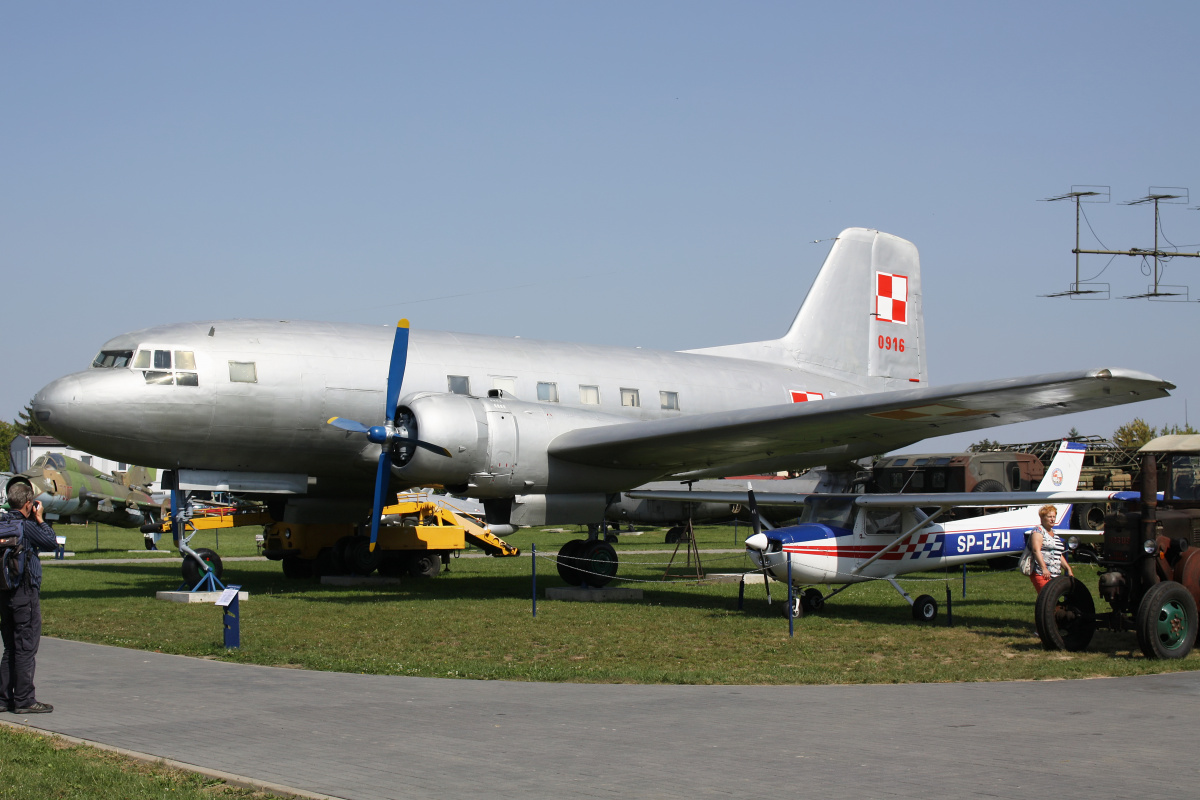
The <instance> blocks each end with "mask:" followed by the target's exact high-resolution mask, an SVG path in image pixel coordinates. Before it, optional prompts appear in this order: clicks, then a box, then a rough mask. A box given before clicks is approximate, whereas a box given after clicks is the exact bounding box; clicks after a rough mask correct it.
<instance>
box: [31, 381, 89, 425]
mask: <svg viewBox="0 0 1200 800" xmlns="http://www.w3.org/2000/svg"><path fill="white" fill-rule="evenodd" d="M82 400H83V385H82V384H81V383H80V381H79V379H78V378H76V377H75V376H73V375H67V376H66V377H63V378H59V379H57V380H54V381H51V382H50V383H48V384H46V385H45V386H43V387H42V389H41V390H40V391H39V392H38V393H37V394H35V395H34V396H33V402H32V403H30V408H31V409H32V410H33V417H34V419H36V420H37V421H38V422H40V423H42V425H43V426H44V427H45V428H46V430H48V431H50V432H51V433H52V434H54V435H55V436H57V437H58V438H60V439H61V438H62V435H61V431H62V430H63V427H64V426H68V427H69V426H70V419H69V417H70V407H71V406H72V405H75V404H78V403H79V402H81V401H82Z"/></svg>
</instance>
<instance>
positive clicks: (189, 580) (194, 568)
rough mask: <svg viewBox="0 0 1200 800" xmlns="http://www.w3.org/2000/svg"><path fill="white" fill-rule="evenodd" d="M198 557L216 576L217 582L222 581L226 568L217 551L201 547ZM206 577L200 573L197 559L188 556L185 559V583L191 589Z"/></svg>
mask: <svg viewBox="0 0 1200 800" xmlns="http://www.w3.org/2000/svg"><path fill="white" fill-rule="evenodd" d="M196 555H198V556H200V559H201V560H202V561H204V563H205V564H207V565H208V568H209V569H210V570H212V571H213V574H214V575H216V577H217V580H220V579H221V575H222V574H223V573H224V568H223V567H222V565H221V557H220V556H219V555H217V551H216V550H209V549H208V548H207V547H201V548H198V549H197V550H196ZM202 577H204V576H203V575H202V574H201V572H200V565H199V564H197V563H196V559H194V558H192V557H190V556H188V557H185V558H184V559H183V582H184V583H186V584H187V585H188V586H189V587H191V586H195V585H196V584H197V583H199V582H200V579H201V578H202Z"/></svg>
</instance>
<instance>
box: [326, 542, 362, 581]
mask: <svg viewBox="0 0 1200 800" xmlns="http://www.w3.org/2000/svg"><path fill="white" fill-rule="evenodd" d="M357 539H358V537H357V536H343V537H342V538H340V539H338V540H337V541H336V542H334V543H333V557H332V559H331V562H332V568H333V573H332V574H334V575H345V574H346V573H348V572H350V563H349V561H348V560H347V558H346V554H347V553H349V552H350V548H352V547H354V542H355V541H356V540H357Z"/></svg>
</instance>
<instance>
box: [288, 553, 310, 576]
mask: <svg viewBox="0 0 1200 800" xmlns="http://www.w3.org/2000/svg"><path fill="white" fill-rule="evenodd" d="M282 563H283V577H285V578H288V579H291V580H302V579H304V578H311V577H312V576H313V562H312V559H308V558H297V557H295V556H292V557H291V558H285V559H283V561H282Z"/></svg>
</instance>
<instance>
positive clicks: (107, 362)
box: [92, 350, 133, 369]
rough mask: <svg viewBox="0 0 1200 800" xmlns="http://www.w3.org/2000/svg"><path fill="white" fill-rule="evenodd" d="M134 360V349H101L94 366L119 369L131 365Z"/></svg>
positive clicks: (93, 363)
mask: <svg viewBox="0 0 1200 800" xmlns="http://www.w3.org/2000/svg"><path fill="white" fill-rule="evenodd" d="M132 360H133V351H132V350H101V351H100V354H99V355H97V356H96V360H95V361H93V362H92V366H93V367H95V368H96V369H119V368H121V367H127V366H129V362H130V361H132Z"/></svg>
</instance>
